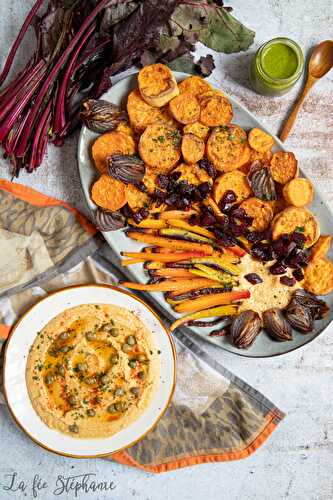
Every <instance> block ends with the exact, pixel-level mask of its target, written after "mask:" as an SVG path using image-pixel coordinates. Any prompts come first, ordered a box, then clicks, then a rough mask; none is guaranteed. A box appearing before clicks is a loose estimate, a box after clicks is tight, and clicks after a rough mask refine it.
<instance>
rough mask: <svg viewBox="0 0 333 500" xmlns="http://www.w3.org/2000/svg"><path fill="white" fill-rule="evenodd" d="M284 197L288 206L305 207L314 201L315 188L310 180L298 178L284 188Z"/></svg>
mask: <svg viewBox="0 0 333 500" xmlns="http://www.w3.org/2000/svg"><path fill="white" fill-rule="evenodd" d="M283 197H284V199H285V200H286V202H287V203H288V205H294V207H304V206H305V205H309V204H310V203H311V202H312V200H313V186H312V183H311V182H310V181H309V180H308V179H304V178H300V177H298V178H296V179H292V180H291V181H289V182H287V184H285V185H284V186H283Z"/></svg>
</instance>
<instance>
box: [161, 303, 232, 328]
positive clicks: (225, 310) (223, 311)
mask: <svg viewBox="0 0 333 500" xmlns="http://www.w3.org/2000/svg"><path fill="white" fill-rule="evenodd" d="M237 310H238V307H237V306H236V305H233V304H232V305H226V306H219V307H213V308H211V309H206V310H205V311H199V312H196V313H193V314H189V315H188V316H183V317H182V318H179V319H177V321H175V322H174V323H172V325H171V326H170V332H173V331H174V330H176V328H178V327H179V326H182V325H184V324H185V323H188V322H189V321H195V320H197V319H203V318H211V317H215V316H234V315H235V314H236V313H237Z"/></svg>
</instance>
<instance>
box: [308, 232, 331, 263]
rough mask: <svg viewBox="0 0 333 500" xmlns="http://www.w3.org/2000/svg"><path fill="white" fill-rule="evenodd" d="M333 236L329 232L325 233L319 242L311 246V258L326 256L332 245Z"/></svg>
mask: <svg viewBox="0 0 333 500" xmlns="http://www.w3.org/2000/svg"><path fill="white" fill-rule="evenodd" d="M331 241H332V236H329V235H328V234H323V235H322V236H320V238H319V240H318V241H317V243H315V244H314V245H313V247H312V248H311V259H321V258H323V257H326V255H327V253H328V251H329V249H330V246H331Z"/></svg>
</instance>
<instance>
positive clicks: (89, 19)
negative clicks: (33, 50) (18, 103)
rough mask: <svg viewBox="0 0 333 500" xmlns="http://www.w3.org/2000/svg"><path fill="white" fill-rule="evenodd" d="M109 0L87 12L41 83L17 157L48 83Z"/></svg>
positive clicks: (51, 83) (25, 146)
mask: <svg viewBox="0 0 333 500" xmlns="http://www.w3.org/2000/svg"><path fill="white" fill-rule="evenodd" d="M108 2H109V0H101V2H100V3H99V4H98V5H97V6H96V7H95V8H94V10H93V11H92V12H91V13H90V14H89V16H88V17H87V18H86V19H85V21H84V22H83V23H82V25H81V28H80V29H79V31H78V32H77V34H76V35H75V36H74V38H73V39H72V40H71V42H70V43H69V44H68V46H67V47H66V49H65V50H64V52H63V53H62V55H61V57H59V59H58V61H57V63H56V64H55V65H54V66H53V68H52V70H51V72H50V73H49V75H48V77H47V78H46V80H45V81H44V83H43V86H42V88H41V89H40V91H39V93H38V96H37V97H36V100H35V103H34V105H33V108H32V110H31V113H30V115H29V118H28V120H27V123H26V126H25V127H24V131H23V134H22V140H21V141H20V145H19V147H18V149H17V151H16V156H17V157H19V158H20V157H24V156H25V154H26V151H27V147H28V143H29V137H30V133H31V130H33V125H34V122H35V120H36V118H37V115H38V112H39V109H40V107H41V105H42V103H43V100H44V98H45V94H46V92H47V91H48V90H49V87H50V85H54V81H55V79H56V77H57V76H58V73H59V71H60V70H61V68H62V66H63V65H64V63H65V62H66V60H67V57H68V56H69V55H70V54H71V52H72V51H73V50H74V49H75V47H76V46H77V44H78V43H79V42H80V40H81V37H82V35H83V34H84V32H85V31H86V29H87V28H89V26H90V25H91V23H92V22H93V21H94V19H95V17H96V16H97V14H99V13H100V12H101V11H102V10H103V9H104V8H105V7H106V5H107V3H108Z"/></svg>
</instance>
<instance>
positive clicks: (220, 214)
mask: <svg viewBox="0 0 333 500" xmlns="http://www.w3.org/2000/svg"><path fill="white" fill-rule="evenodd" d="M204 204H205V205H206V206H208V207H211V209H212V210H213V212H214V215H216V216H217V217H224V214H223V212H221V210H220V209H219V207H218V205H217V203H216V202H215V201H214V200H213V198H211V197H210V196H209V197H208V198H207V200H205V201H204Z"/></svg>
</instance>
